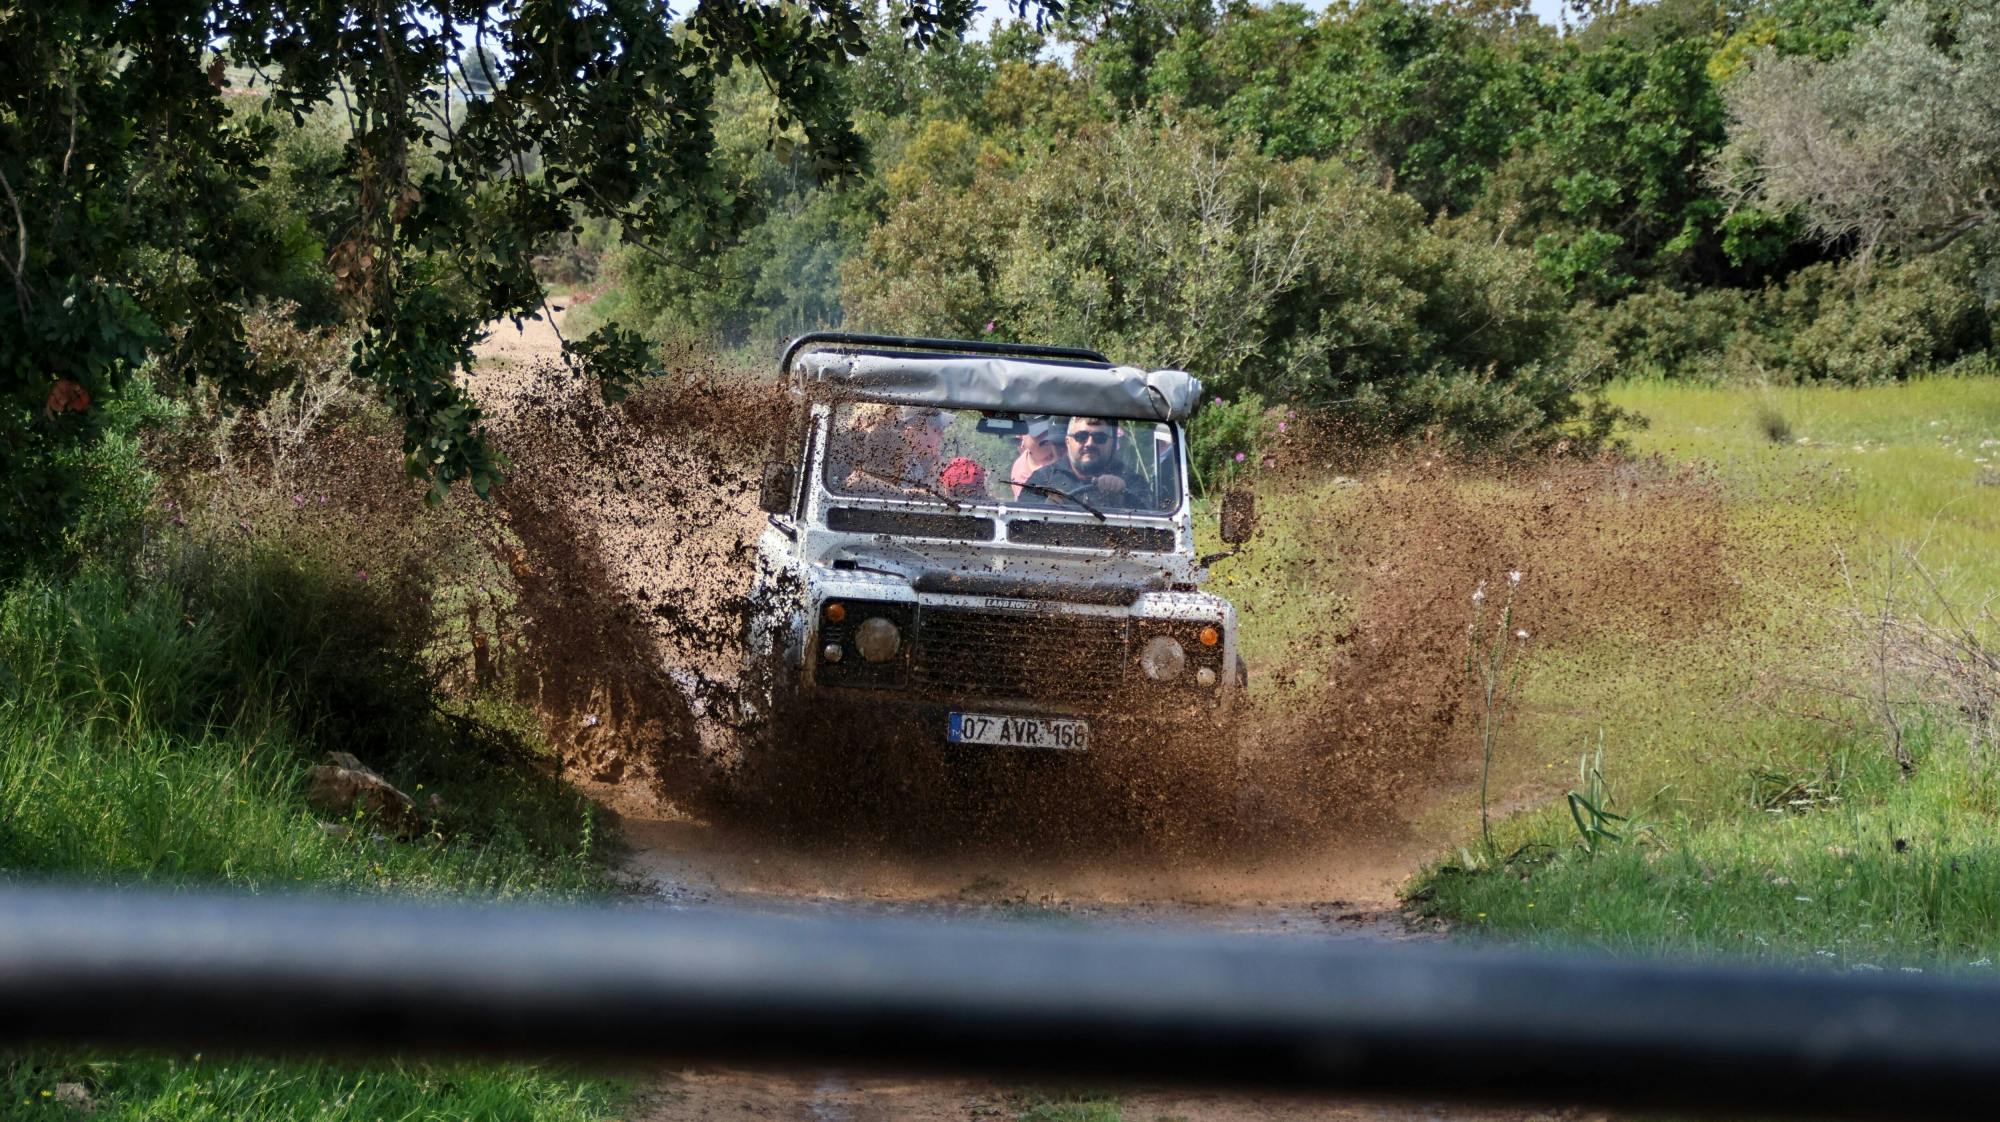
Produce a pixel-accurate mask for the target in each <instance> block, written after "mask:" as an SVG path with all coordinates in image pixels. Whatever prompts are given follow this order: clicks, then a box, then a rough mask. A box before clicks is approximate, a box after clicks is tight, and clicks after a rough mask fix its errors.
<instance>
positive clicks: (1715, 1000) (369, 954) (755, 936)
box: [0, 887, 2000, 1118]
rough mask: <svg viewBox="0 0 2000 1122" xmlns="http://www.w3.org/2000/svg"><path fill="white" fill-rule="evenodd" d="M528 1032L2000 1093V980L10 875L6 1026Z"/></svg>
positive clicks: (379, 1045) (1898, 1106)
mask: <svg viewBox="0 0 2000 1122" xmlns="http://www.w3.org/2000/svg"><path fill="white" fill-rule="evenodd" d="M47 1044H89V1045H102V1046H127V1045H144V1046H160V1047H166V1048H174V1049H211V1050H213V1049H217V1048H238V1049H245V1050H252V1051H256V1052H274V1051H291V1052H298V1051H313V1052H340V1053H347V1054H357V1053H413V1052H449V1053H460V1054H463V1053H504V1054H509V1055H525V1056H536V1057H539V1056H567V1057H583V1058H593V1059H619V1060H628V1059H631V1058H634V1057H645V1058H657V1059H671V1060H673V1061H676V1062H680V1061H687V1060H696V1059H714V1060H726V1061H732V1062H739V1063H740V1062H752V1063H767V1064H793V1063H798V1064H811V1065H815V1066H825V1065H849V1066H854V1067H861V1068H874V1069H904V1070H931V1071H952V1072H961V1073H977V1074H986V1075H995V1076H1022V1075H1033V1076H1040V1077H1049V1076H1054V1077H1074V1078H1080V1079H1086V1080H1089V1081H1091V1082H1092V1083H1094V1084H1098V1085H1103V1084H1105V1083H1113V1082H1125V1081H1131V1082H1143V1083H1159V1082H1171V1083H1181V1084H1188V1083H1196V1084H1210V1085H1223V1086H1236V1087H1245V1088H1251V1087H1255V1088H1264V1089H1273V1090H1306V1091H1333V1092H1342V1093H1350V1094H1365V1095H1387V1096H1403V1097H1410V1096H1414V1097H1420V1098H1423V1099H1428V1100H1436V1099H1444V1098H1468V1099H1480V1100H1489V1101H1495V1100H1512V1101H1521V1102H1543V1103H1563V1104H1571V1103H1594V1104H1600V1105H1605V1106H1622V1107H1671V1108H1677V1109H1682V1110H1701V1111H1707V1112H1716V1113H1725V1114H1732V1115H1735V1114H1747V1113H1767V1114H1768V1113H1785V1114H1810V1115H1817V1116H1827V1117H1831V1116H1841V1117H1861V1116H1894V1117H1899V1118H1972V1117H1990V1116H1992V1115H1993V1113H1994V1112H1995V1110H1996V1109H2000V1105H1996V1104H2000V987H1996V986H1994V985H1990V984H1984V983H1977V984H1975V983H1970V982H1963V981H1951V980H1946V979H1939V978H1931V977H1922V976H1911V975H1902V974H1871V975H1868V976H1848V975H1840V976H1834V975H1827V974H1819V973H1815V974H1801V973H1786V972H1777V971H1752V970H1746V969H1724V968H1718V967H1696V966H1675V965H1662V964H1657V963H1634V962H1618V961H1611V960H1607V959H1603V958H1590V957H1575V958H1562V957H1554V956H1547V955H1533V956H1531V955H1525V954H1519V953H1502V952H1497V951H1471V950H1466V949H1463V948H1451V947H1437V946H1415V945H1411V946H1386V945H1382V944H1371V943H1360V942H1346V941H1340V940H1317V941H1310V942H1308V941H1298V940H1290V939H1280V938H1274V937H1269V936H1219V935H1207V934H1195V933H1163V932H1159V931H1145V932H1132V931H1122V930H1115V929H1113V930H1078V929H1074V928H1071V929H1063V930H1051V929H1047V928H1039V927H1030V926H1025V925H1023V926H979V925H967V924H964V923H952V924H941V923H936V922H928V921H924V922H919V921H911V920H878V919H869V920H859V919H854V920H839V921H827V920H804V919H795V918H779V917H770V916H751V915H739V914H730V913H726V912H669V911H654V910H641V909H636V908H627V909H619V910H598V909H581V908H577V909H558V908H548V907H540V908H529V907H503V906H475V905H467V904H425V903H406V902H384V901H380V900H362V899H346V898H342V899H332V898H327V897H302V896H265V897H249V896H220V895H187V894H182V895H161V894H154V893H137V892H113V891H81V890H78V891H71V890H63V889H49V888H19V887H15V888H0V1047H18V1046H23V1045H47Z"/></svg>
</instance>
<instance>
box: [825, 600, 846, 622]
mask: <svg viewBox="0 0 2000 1122" xmlns="http://www.w3.org/2000/svg"><path fill="white" fill-rule="evenodd" d="M846 618H847V605H845V604H842V603H840V602H839V601H837V600H836V601H834V602H833V603H831V604H828V605H827V606H826V622H828V623H839V622H840V621H841V620H844V619H846Z"/></svg>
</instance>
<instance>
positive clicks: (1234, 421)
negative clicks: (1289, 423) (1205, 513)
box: [1188, 393, 1285, 494]
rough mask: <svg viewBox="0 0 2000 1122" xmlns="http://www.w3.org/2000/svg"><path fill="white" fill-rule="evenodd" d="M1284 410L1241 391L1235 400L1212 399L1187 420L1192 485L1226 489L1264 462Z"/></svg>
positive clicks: (1211, 490) (1210, 489) (1205, 490)
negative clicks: (1236, 479) (1242, 474)
mask: <svg viewBox="0 0 2000 1122" xmlns="http://www.w3.org/2000/svg"><path fill="white" fill-rule="evenodd" d="M1283 412H1284V411H1283V410H1273V409H1269V408H1266V407H1265V405H1264V399H1263V397H1261V396H1259V395H1257V394H1254V393H1251V394H1244V395H1243V396H1242V397H1240V398H1237V399H1236V400H1235V401H1224V400H1223V399H1222V398H1219V397H1218V398H1215V399H1214V400H1212V401H1210V402H1209V403H1208V404H1206V405H1204V406H1202V408H1201V411H1200V412H1198V413H1196V414H1195V415H1194V420H1192V421H1190V422H1189V423H1188V463H1189V468H1190V470H1191V471H1192V472H1193V474H1194V485H1195V487H1196V488H1197V489H1199V490H1200V491H1202V492H1203V493H1206V494H1214V493H1216V492H1219V491H1221V490H1223V489H1224V488H1226V487H1227V486H1228V485H1229V483H1230V481H1231V480H1233V479H1235V478H1236V477H1237V476H1239V475H1240V474H1241V473H1243V472H1244V471H1246V470H1254V469H1255V468H1256V467H1258V466H1260V465H1261V464H1262V463H1263V461H1264V456H1265V454H1266V451H1267V450H1268V449H1269V447H1270V445H1271V443H1272V441H1273V439H1274V438H1275V437H1276V436H1277V434H1278V431H1279V426H1280V425H1281V424H1284V423H1285V422H1284V421H1283V420H1282V419H1281V417H1282V414H1283Z"/></svg>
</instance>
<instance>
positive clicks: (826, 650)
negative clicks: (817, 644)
mask: <svg viewBox="0 0 2000 1122" xmlns="http://www.w3.org/2000/svg"><path fill="white" fill-rule="evenodd" d="M843 653H845V652H843V651H842V650H841V649H840V644H839V643H828V644H827V645H826V646H824V647H821V648H820V649H819V657H820V661H821V662H839V661H840V656H841V655H842V654H843Z"/></svg>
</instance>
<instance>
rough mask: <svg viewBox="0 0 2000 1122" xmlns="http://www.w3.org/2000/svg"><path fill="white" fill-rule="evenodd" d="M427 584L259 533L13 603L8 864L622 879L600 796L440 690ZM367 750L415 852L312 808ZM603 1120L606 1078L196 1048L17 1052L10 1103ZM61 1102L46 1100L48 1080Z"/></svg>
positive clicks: (487, 885) (200, 879)
mask: <svg viewBox="0 0 2000 1122" xmlns="http://www.w3.org/2000/svg"><path fill="white" fill-rule="evenodd" d="M407 592H408V590H407V589H397V588H394V587H391V586H390V582H387V581H379V582H375V583H373V584H364V583H362V582H359V581H357V580H356V579H354V577H353V576H352V575H351V574H347V573H341V572H335V571H333V570H330V569H327V568H324V567H319V566H315V565H314V564H313V563H312V562H311V561H310V559H307V558H301V557H296V556H285V555H280V554H277V553H274V552H271V551H267V550H264V549H262V548H260V547H256V546H245V547H241V548H226V549H224V548H211V549H207V550H198V549H188V550H187V551H185V552H180V553H176V554H174V555H173V556H170V557H167V558H163V559H157V560H156V561H154V562H152V563H149V564H148V565H147V566H146V567H145V568H144V569H143V570H137V571H127V570H124V569H121V568H116V567H96V568H90V569H86V570H85V571H83V572H80V573H77V574H73V575H71V576H68V577H65V578H62V579H53V580H28V581H23V582H19V583H17V584H15V585H14V586H12V587H10V588H8V589H6V590H5V592H4V593H3V594H0V877H7V878H13V877H52V878H62V879H66V880H84V881H98V882H113V883H150V884H159V883H165V884H169V885H213V884H224V885H230V886H235V887H239V888H243V889H251V890H255V889H262V888H268V887H273V886H303V885H311V886H315V887H319V888H323V889H335V890H341V891H351V892H368V893H375V892H396V893H430V894H472V895H477V896H481V897H489V898H490V897H509V896H533V897H537V898H556V899H574V898H580V897H585V896H590V895H594V894H597V893H600V892H602V891H604V890H605V889H606V888H607V887H608V885H607V880H606V874H605V871H604V867H603V864H602V861H601V855H600V852H599V850H600V847H599V846H598V845H597V844H596V842H597V839H596V838H595V836H594V835H595V830H596V826H595V823H594V818H593V811H592V809H591V807H590V805H589V804H588V803H587V802H586V801H585V800H583V799H582V798H581V797H580V796H578V795H577V794H576V793H574V792H573V791H571V790H569V789H568V788H566V787H565V786H564V785H563V784H561V783H560V782H559V781H558V780H557V779H556V778H555V777H554V775H553V772H552V769H551V768H549V767H548V766H547V761H546V760H545V759H544V758H542V756H541V755H540V754H539V752H538V749H537V747H536V745H535V744H534V743H533V741H532V740H531V739H530V738H529V737H527V736H526V735H524V734H523V733H521V732H520V731H519V729H520V727H521V726H522V725H523V724H525V722H521V721H518V720H514V721H510V720H506V719H501V718H505V717H507V716H508V715H507V714H506V713H505V712H504V707H503V706H500V705H499V704H498V703H496V702H490V701H489V702H483V703H479V704H477V705H474V704H471V703H466V702H458V701H451V700H448V699H445V698H444V697H443V696H442V695H440V694H439V693H438V692H437V691H435V690H434V689H433V683H432V681H431V678H430V671H429V670H428V668H427V667H426V666H425V665H424V663H423V662H422V660H421V658H420V657H419V653H420V652H421V650H422V648H423V646H424V643H425V640H426V639H427V632H428V630H429V627H428V621H427V620H426V619H425V618H424V617H423V614H422V612H421V610H420V609H419V608H417V607H413V602H412V601H411V600H410V599H409V597H408V596H407V595H406V593H407ZM333 749H342V750H349V751H353V752H354V753H355V754H357V755H358V756H360V758H361V759H362V760H363V761H364V762H365V763H367V764H369V765H371V766H373V767H375V768H377V769H378V770H380V771H382V772H383V774H384V775H385V776H386V777H387V778H389V779H390V780H391V781H392V782H395V783H396V784H397V785H398V786H400V787H402V788H403V789H404V790H406V791H409V792H411V793H412V794H413V795H415V796H416V797H417V799H418V800H419V801H420V803H425V802H428V799H429V797H430V796H431V795H437V796H439V798H440V799H441V800H442V802H441V804H440V805H438V806H437V807H436V808H435V809H432V810H429V811H428V812H427V818H426V826H427V829H426V830H425V831H424V832H423V833H422V834H421V836H417V837H414V838H411V839H409V840H405V841H396V840H391V839H390V838H388V837H384V836H379V835H378V834H377V832H376V831H375V830H374V829H373V828H372V824H371V823H368V822H366V821H356V822H353V823H350V824H348V825H350V826H351V827H352V831H351V833H350V835H349V836H348V837H344V838H342V837H336V836H334V835H333V834H332V833H330V832H329V831H328V830H326V829H324V828H323V827H322V824H321V823H320V822H319V821H318V820H317V818H316V817H315V815H314V814H313V813H312V811H311V810H310V809H308V807H307V806H306V803H305V801H304V797H303V786H304V778H305V774H306V769H307V768H308V767H309V766H311V765H312V764H313V763H315V762H317V761H318V760H319V759H321V758H322V757H323V756H324V754H325V753H326V752H327V751H329V750H333ZM58 1083H78V1084H81V1085H83V1086H84V1087H86V1088H87V1089H88V1090H89V1092H90V1094H91V1096H92V1098H93V1100H94V1101H95V1102H96V1104H97V1108H98V1109H97V1112H96V1114H95V1116H96V1117H101V1118H133V1119H138V1118H145V1119H155V1120H163V1122H195V1120H203V1119H221V1118H231V1119H234V1118H286V1119H292V1118H298V1119H326V1120H329V1122H335V1120H341V1122H344V1120H348V1119H379V1118H395V1119H431V1118H436V1119H446V1118H453V1119H455V1118H505V1119H522V1120H534V1122H568V1120H571V1119H578V1120H581V1119H588V1118H597V1117H603V1116H605V1115H606V1114H607V1113H608V1111H609V1110H610V1107H609V1105H608V1104H609V1103H610V1102H611V1100H612V1099H613V1097H614V1096H615V1093H616V1090H617V1088H616V1086H615V1085H614V1084H612V1083H610V1082H607V1081H604V1080H601V1079H596V1078H590V1077H582V1076H577V1075H571V1074H565V1073H562V1072H560V1071H556V1070H551V1069H543V1068H536V1067H529V1066H505V1067H501V1066H492V1065H429V1064H387V1065H370V1066H340V1065H332V1064H325V1063H317V1062H299V1061H286V1062H282V1063H270V1062H263V1061H259V1060H256V1059H244V1058H232V1059H230V1060H227V1061H224V1062H205V1063H204V1062H181V1061H175V1060H171V1059H163V1058H151V1057H144V1056H124V1055H88V1054H85V1055H79V1054H73V1053H63V1054H43V1053H30V1054H19V1053H17V1054H11V1055H10V1054H0V1090H4V1096H0V1115H5V1116H8V1117H49V1118H55V1117H61V1116H68V1115H72V1114H73V1112H72V1111H71V1110H70V1108H69V1107H68V1106H65V1105H63V1104H61V1103H60V1102H59V1101H57V1096H56V1093H55V1085H56V1084H58ZM44 1092H47V1094H46V1095H45V1094H44Z"/></svg>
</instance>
